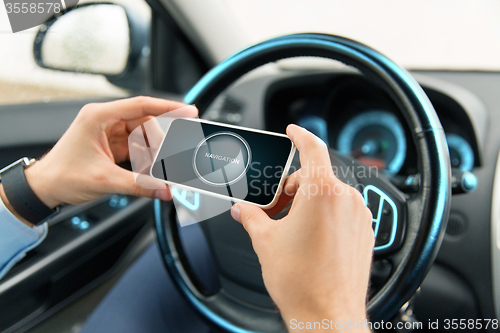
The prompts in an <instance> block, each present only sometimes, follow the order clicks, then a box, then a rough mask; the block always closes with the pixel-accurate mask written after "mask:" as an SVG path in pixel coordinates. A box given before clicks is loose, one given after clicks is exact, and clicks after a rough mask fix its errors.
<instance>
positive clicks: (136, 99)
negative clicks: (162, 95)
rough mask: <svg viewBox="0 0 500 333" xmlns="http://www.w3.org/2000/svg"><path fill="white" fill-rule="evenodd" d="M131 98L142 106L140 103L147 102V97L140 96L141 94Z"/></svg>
mask: <svg viewBox="0 0 500 333" xmlns="http://www.w3.org/2000/svg"><path fill="white" fill-rule="evenodd" d="M132 100H133V101H134V102H136V103H137V104H139V105H141V106H142V105H144V104H146V103H147V102H148V100H149V97H146V96H142V95H141V96H136V97H133V98H132Z"/></svg>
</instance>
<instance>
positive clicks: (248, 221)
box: [231, 203, 272, 237]
mask: <svg viewBox="0 0 500 333" xmlns="http://www.w3.org/2000/svg"><path fill="white" fill-rule="evenodd" d="M231 216H232V217H233V218H234V219H235V220H236V221H238V222H240V223H241V224H242V225H243V227H244V228H245V230H246V231H247V232H248V234H249V235H250V237H252V235H253V234H254V232H255V230H256V229H258V228H259V227H262V226H264V225H267V224H268V222H270V221H272V220H271V219H270V218H269V216H268V215H267V214H266V213H265V212H264V211H263V210H262V209H261V208H259V207H257V206H255V205H252V204H248V203H238V204H236V205H234V206H233V207H232V208H231Z"/></svg>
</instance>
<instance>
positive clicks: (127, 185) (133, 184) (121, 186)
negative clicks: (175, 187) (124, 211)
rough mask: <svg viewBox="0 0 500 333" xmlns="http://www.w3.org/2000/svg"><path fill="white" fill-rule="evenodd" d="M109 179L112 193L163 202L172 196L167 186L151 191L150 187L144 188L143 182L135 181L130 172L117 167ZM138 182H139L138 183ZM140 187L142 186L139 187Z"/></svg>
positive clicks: (157, 187)
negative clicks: (155, 199)
mask: <svg viewBox="0 0 500 333" xmlns="http://www.w3.org/2000/svg"><path fill="white" fill-rule="evenodd" d="M112 175H113V176H112V177H111V179H112V180H111V191H112V192H113V193H120V194H128V195H134V196H137V197H146V198H157V199H161V200H164V201H168V200H170V199H172V194H171V193H170V189H169V187H168V186H167V184H163V186H158V184H155V185H156V186H155V188H153V189H151V186H144V185H145V184H143V182H141V181H140V180H139V178H138V179H137V180H136V179H135V177H134V173H133V172H132V171H128V170H125V169H123V168H120V167H118V166H117V168H116V169H114V172H113V173H112ZM138 180H139V182H138ZM141 185H142V186H141ZM149 185H150V184H149Z"/></svg>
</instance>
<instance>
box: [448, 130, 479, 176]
mask: <svg viewBox="0 0 500 333" xmlns="http://www.w3.org/2000/svg"><path fill="white" fill-rule="evenodd" d="M446 141H448V149H449V150H450V162H451V166H452V167H453V168H457V169H460V170H462V171H471V170H472V168H473V167H474V151H473V150H472V147H471V146H470V144H469V142H467V140H465V139H464V138H462V137H461V136H460V135H458V134H454V133H448V134H446Z"/></svg>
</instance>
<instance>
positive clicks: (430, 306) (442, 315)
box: [0, 0, 500, 333]
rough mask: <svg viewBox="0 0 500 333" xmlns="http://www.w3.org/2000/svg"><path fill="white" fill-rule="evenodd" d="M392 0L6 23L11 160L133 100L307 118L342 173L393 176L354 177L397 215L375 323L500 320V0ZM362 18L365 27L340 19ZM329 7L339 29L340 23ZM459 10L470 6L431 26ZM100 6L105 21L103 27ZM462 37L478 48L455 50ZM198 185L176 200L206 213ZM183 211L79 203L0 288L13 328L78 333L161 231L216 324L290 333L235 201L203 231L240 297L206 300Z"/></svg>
mask: <svg viewBox="0 0 500 333" xmlns="http://www.w3.org/2000/svg"><path fill="white" fill-rule="evenodd" d="M389 2H390V4H389ZM389 2H384V1H382V2H381V3H380V4H379V5H374V4H372V3H368V2H363V1H360V2H359V3H358V2H356V4H354V3H353V4H350V5H345V6H344V5H342V4H339V2H337V1H334V2H332V3H330V4H327V3H326V2H317V3H314V4H306V3H305V2H293V4H287V2H286V1H277V2H276V3H271V4H270V3H267V2H264V1H256V2H248V3H246V4H243V3H236V2H235V3H232V2H230V1H224V0H210V1H196V0H190V1H181V0H146V1H142V0H134V1H125V0H123V1H113V2H109V3H98V2H89V1H84V2H80V3H79V4H78V5H76V6H74V7H70V6H68V7H67V8H66V9H65V10H63V11H61V12H60V13H57V14H55V15H54V16H52V17H50V18H49V19H48V21H47V22H46V23H44V24H42V25H41V26H37V27H34V28H32V29H29V30H26V32H24V33H23V32H20V33H16V34H11V33H9V34H7V33H5V34H2V35H0V43H3V44H4V45H2V46H1V47H0V49H3V50H10V49H12V50H15V52H17V53H16V54H21V55H19V56H7V55H5V54H4V55H1V54H0V59H2V61H3V63H2V65H0V69H1V72H3V74H2V73H0V90H1V91H0V117H1V118H0V168H2V167H4V166H7V165H8V164H10V163H12V162H13V161H15V160H17V159H19V158H22V157H24V156H29V157H37V158H39V157H41V156H43V155H44V154H45V153H46V152H47V151H48V150H50V148H51V147H52V146H53V145H54V144H55V143H56V142H57V140H58V139H59V138H60V137H61V136H62V134H63V133H64V132H65V130H66V129H67V128H68V126H69V124H70V123H71V122H72V121H73V119H74V118H75V116H76V115H77V113H78V112H79V110H80V109H81V108H82V107H83V106H84V105H85V104H87V103H92V102H104V101H111V100H114V99H117V98H123V97H127V96H139V95H148V96H155V97H161V98H166V99H171V100H177V101H184V102H186V103H188V104H194V105H196V106H197V107H198V109H199V110H200V117H201V118H203V119H206V120H210V121H215V122H220V123H225V124H229V125H237V126H243V127H248V128H254V129H262V130H268V131H272V132H278V133H285V129H286V126H287V125H288V124H291V123H294V124H298V125H300V126H302V127H304V128H306V129H308V130H309V131H311V132H313V133H314V134H315V135H317V136H318V137H319V138H321V139H322V140H323V141H324V142H325V143H326V144H327V145H328V148H329V150H330V154H331V159H332V165H334V166H335V165H337V166H345V167H349V166H353V165H356V166H358V165H359V166H361V167H363V168H371V167H375V168H376V169H377V170H380V174H381V176H380V177H377V178H376V179H371V178H370V179H365V180H362V179H358V178H359V177H354V179H353V181H354V182H355V183H361V184H363V185H364V186H365V191H364V192H363V195H364V198H365V202H366V204H367V205H369V207H370V209H371V210H372V212H373V213H374V219H375V217H376V216H375V215H376V214H377V212H381V211H382V208H383V209H384V210H383V211H384V214H386V215H387V216H386V217H379V219H378V220H377V221H375V220H374V228H377V230H378V233H377V235H376V243H375V255H374V260H373V265H372V274H371V286H370V292H369V302H368V314H369V316H370V318H373V319H376V320H385V321H392V322H397V321H406V320H408V319H407V318H408V317H411V318H412V320H418V321H420V322H422V323H423V329H422V330H423V331H426V330H430V329H429V326H428V323H430V322H434V321H440V322H444V321H445V320H447V319H457V320H458V321H459V323H460V320H465V322H467V323H468V322H469V320H472V322H476V321H477V320H479V321H481V322H482V323H483V324H484V322H483V320H496V323H497V325H496V326H494V325H489V326H488V327H484V326H485V325H482V326H481V327H478V326H477V325H472V326H467V325H466V326H464V327H462V326H457V327H455V328H457V329H460V330H461V331H477V330H487V331H495V330H498V318H500V176H498V174H499V173H500V163H499V162H498V157H499V148H500V132H497V131H496V130H495V127H496V125H495V124H500V94H499V93H498V87H499V86H500V62H499V60H498V59H500V57H499V55H500V53H499V52H500V43H499V42H498V41H497V40H498V38H497V37H498V34H496V35H495V32H500V24H499V23H497V22H496V20H495V19H494V17H495V13H496V14H498V13H499V11H500V7H498V5H496V4H492V3H491V2H489V1H479V2H477V3H469V2H457V3H456V4H453V3H449V2H446V1H436V3H435V4H432V3H431V2H429V1H426V2H422V3H421V4H418V5H416V4H411V5H409V4H406V5H404V4H396V3H395V2H394V1H392V2H391V1H389ZM359 6H363V7H364V8H363V9H359ZM386 6H387V7H386ZM391 6H393V7H394V8H392V7H391ZM405 6H409V7H405ZM446 6H448V7H449V8H448V7H446ZM306 7H307V9H305V8H306ZM451 7H453V8H451ZM447 9H449V11H447ZM350 10H351V12H350ZM356 10H359V11H360V12H359V16H357V17H356V18H355V19H352V22H354V23H352V24H351V25H350V22H351V19H350V18H349V17H344V16H345V15H344V14H343V13H346V14H350V15H353V17H354V15H355V14H356ZM391 10H392V11H391ZM407 10H408V11H407ZM329 11H331V13H332V19H338V22H335V23H331V22H328V20H327V18H328V15H327V13H328V12H329ZM377 11H378V12H377ZM321 12H323V13H322V14H320V13H321ZM379 12H380V15H376V14H373V13H379ZM278 13H281V14H280V15H282V16H283V17H281V16H280V15H278ZM402 13H406V16H405V17H406V20H407V21H408V22H404V19H403V18H401V16H402V15H401V14H402ZM451 14H454V15H457V16H458V17H455V18H449V21H446V22H444V23H440V24H437V25H436V26H434V29H435V30H433V28H432V27H431V26H432V25H433V24H434V23H435V20H440V19H443V20H444V18H445V17H448V16H452V15H451ZM2 15H4V14H2ZM5 15H6V14H5ZM100 15H101V16H102V17H105V18H106V20H107V21H108V22H107V23H103V24H102V25H99V24H97V23H95V22H93V21H92V22H91V23H88V22H89V20H90V18H93V19H96V18H97V19H96V20H98V19H99V17H100ZM300 15H302V17H303V20H302V21H300V22H298V21H299V20H296V18H297V17H298V16H300ZM460 15H462V16H460ZM482 15H485V16H482ZM464 17H467V20H468V21H467V22H463V23H462V24H463V27H468V24H469V23H477V26H476V27H475V28H470V30H469V31H468V33H467V34H462V32H463V31H465V30H466V28H463V27H462V28H463V29H462V28H461V27H460V26H459V24H461V23H460V20H461V18H464ZM385 18H386V19H387V20H388V21H387V22H381V23H380V26H378V28H373V26H372V25H371V23H374V22H380V21H384V19H385ZM423 18H426V19H427V20H428V21H425V20H423ZM481 18H482V19H483V20H484V22H483V24H479V22H477V21H480V20H481ZM102 20H103V21H105V20H104V19H102ZM315 20H317V22H315ZM370 20H371V21H370ZM391 20H392V21H391ZM365 21H366V24H361V23H360V22H365ZM423 21H425V22H423ZM6 22H8V21H6ZM280 22H281V23H280ZM419 22H420V23H421V24H422V26H420V27H419V26H414V25H416V24H418V23H419ZM447 22H448V23H450V25H452V28H450V29H448V28H449V27H447V26H446V27H444V28H443V26H445V25H446V23H447ZM330 23H331V24H330ZM356 23H359V24H358V25H356ZM6 24H7V23H6ZM396 24H400V25H401V26H400V27H399V28H398V27H397V26H396ZM339 27H341V28H339ZM342 27H343V28H342ZM2 29H8V24H7V25H6V26H2ZM100 29H101V30H100ZM102 29H109V30H110V31H112V32H110V33H103V32H102V31H104V30H102ZM384 29H385V30H384ZM405 29H406V30H405ZM461 29H462V30H461ZM483 29H485V30H483ZM398 30H400V31H398ZM486 30H488V31H486ZM350 31H352V32H350ZM387 31H392V32H387ZM54 32H56V33H54ZM446 32H448V33H449V35H446V36H445V33H446ZM384 33H387V34H385V35H384ZM391 33H392V35H391ZM440 34H442V35H440ZM433 35H434V37H435V39H432V38H430V37H429V36H433ZM398 36H400V37H398ZM401 36H403V37H404V41H402V38H403V37H401ZM491 36H496V37H495V38H496V40H495V41H492V40H489V39H488V38H489V37H491ZM426 38H428V39H430V41H429V42H428V43H427V44H424V42H423V41H424V40H425V39H426ZM354 40H358V41H359V43H358V41H354ZM71 41H73V42H71ZM370 41H373V43H370ZM463 43H469V44H472V45H470V46H468V47H464V49H463V50H462V49H460V48H457V47H456V45H459V44H463ZM488 43H489V44H491V45H488V46H485V44H488ZM372 44H373V45H372ZM415 44H417V45H419V46H415ZM365 45H366V46H365ZM436 45H438V46H436ZM471 49H473V51H471ZM13 52H14V51H13ZM405 52H406V53H407V54H409V55H411V56H408V57H406V58H405ZM454 52H456V53H457V55H456V57H452V56H451V55H453V54H454ZM466 52H470V53H469V54H466ZM495 52H496V53H495ZM5 53H8V52H5ZM385 53H387V54H385ZM458 53H460V54H458ZM80 54H84V56H77V55H80ZM386 56H387V57H386ZM393 56H394V57H395V59H394V60H395V61H396V60H397V61H398V62H397V64H396V63H394V62H392V60H389V59H392V57H393ZM2 57H4V58H2ZM419 57H420V58H419ZM14 58H16V59H14ZM225 59H227V60H225ZM23 61H25V62H26V63H25V62H23ZM26 64H28V65H26ZM399 64H401V65H399ZM403 68H404V69H403ZM17 71H19V73H20V74H16V73H17ZM448 156H449V159H448ZM294 163H295V164H297V163H298V161H294ZM122 166H123V167H125V168H129V169H130V168H131V165H130V163H128V164H127V163H124V164H123V165H122ZM337 176H338V177H339V178H340V179H341V180H344V181H347V180H348V177H349V176H348V175H341V174H339V175H337ZM370 186H371V187H370ZM370 189H372V190H371V192H370ZM183 191H184V192H182V191H179V192H175V193H177V195H176V194H175V193H174V200H176V206H178V205H184V206H186V207H188V208H189V207H191V208H190V209H192V208H193V207H192V205H190V202H189V200H190V198H192V197H193V196H197V195H198V198H197V200H200V202H203V200H211V199H210V198H209V197H208V196H205V195H200V194H197V193H192V192H189V191H186V190H183ZM379 200H380V203H379ZM374 203H375V204H374ZM379 206H380V207H381V208H380V211H379V210H378V208H379ZM385 212H387V213H385ZM282 214H285V212H283V213H282ZM281 216H282V215H281ZM278 217H279V216H278ZM178 220H179V217H178V216H177V215H176V208H175V207H174V206H173V205H172V204H171V203H160V202H159V201H154V200H152V199H146V198H136V197H132V196H126V195H118V194H115V195H108V196H105V197H102V198H100V199H98V200H94V201H91V202H88V203H84V204H80V205H68V206H65V207H63V208H62V209H61V213H60V214H58V215H57V216H56V217H55V218H53V219H51V220H50V222H49V233H48V236H47V238H46V239H45V240H44V241H43V242H42V243H41V244H40V245H39V246H38V247H36V248H35V249H33V250H31V251H30V252H29V253H28V254H27V256H26V257H25V258H24V259H22V260H21V261H20V262H19V263H17V264H16V265H15V266H14V267H13V268H12V269H11V270H10V271H9V273H8V274H7V275H6V276H5V277H3V278H2V279H1V280H0V309H1V311H0V332H40V333H41V332H79V330H80V328H81V326H82V325H83V323H84V322H85V320H86V318H88V316H89V315H90V314H91V313H92V311H93V310H94V309H95V308H96V307H97V305H98V304H99V302H100V301H101V300H102V299H103V298H104V297H105V295H106V294H107V292H108V291H109V290H110V289H111V288H112V287H113V286H114V285H115V284H116V282H117V281H119V279H120V277H121V276H122V275H123V274H124V272H126V270H127V268H128V267H130V265H131V264H132V263H133V262H134V261H135V259H137V258H138V257H139V256H140V255H141V254H142V253H143V252H144V251H145V249H147V248H148V247H149V246H150V245H151V244H153V243H154V242H158V243H159V246H160V250H161V254H162V257H163V258H164V261H165V269H167V270H168V272H169V274H170V276H171V277H172V279H173V280H174V282H175V284H176V286H177V287H178V288H179V290H180V292H181V293H182V294H183V295H184V296H186V297H187V298H188V299H190V300H192V301H190V302H191V303H192V305H193V307H194V308H195V309H196V310H197V311H198V313H199V315H200V316H202V317H204V319H206V320H207V321H208V322H209V323H211V324H213V325H214V329H215V330H217V331H219V330H220V331H222V332H224V331H228V332H284V331H286V328H285V326H284V324H283V323H282V319H281V317H280V315H279V312H278V311H277V309H276V308H275V306H274V304H273V302H272V300H271V299H270V297H269V295H268V294H267V291H266V289H265V287H264V285H263V281H262V276H261V271H260V265H259V262H258V259H257V257H256V255H255V253H254V252H253V249H252V247H251V242H250V241H249V238H248V235H247V234H246V232H245V231H244V229H243V228H242V227H241V226H240V225H239V224H237V223H235V222H234V220H232V218H231V216H230V214H229V212H225V213H223V214H220V215H218V216H215V217H211V218H210V219H208V220H206V221H203V222H200V223H198V224H196V227H197V228H201V229H202V230H203V232H204V235H205V236H206V238H207V243H208V248H209V251H210V252H211V255H212V257H213V258H214V262H215V265H216V266H217V272H218V276H219V280H220V285H221V288H222V289H221V290H224V292H220V291H219V292H215V293H209V294H203V292H202V289H203V288H202V287H201V286H199V285H198V283H197V281H196V280H197V279H196V276H193V273H192V271H193V270H192V269H190V268H189V262H188V259H189V258H186V256H187V255H186V254H185V253H184V252H183V250H182V242H181V240H180V237H179V234H181V233H182V229H183V228H182V227H179V224H178V222H179V221H178ZM384 221H387V222H384ZM228 294H229V295H230V296H229V297H228V296H227V295H228ZM193 295H194V296H193ZM225 295H226V296H225ZM405 316H406V317H405ZM214 318H215V319H214ZM440 330H442V328H441V327H440ZM440 330H438V331H440Z"/></svg>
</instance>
